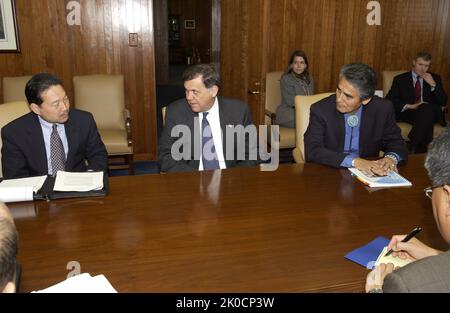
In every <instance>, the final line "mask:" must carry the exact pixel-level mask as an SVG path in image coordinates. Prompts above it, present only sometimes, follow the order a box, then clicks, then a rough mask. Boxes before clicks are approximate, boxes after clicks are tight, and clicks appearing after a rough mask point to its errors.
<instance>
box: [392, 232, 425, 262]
mask: <svg viewBox="0 0 450 313" xmlns="http://www.w3.org/2000/svg"><path fill="white" fill-rule="evenodd" d="M421 230H422V227H420V226H416V227H414V229H413V230H411V232H410V233H409V234H408V235H406V237H405V238H404V239H403V240H402V241H401V242H407V241H409V240H410V239H411V238H412V237H414V236H415V235H417V234H418V233H420V231H421ZM392 252H394V250H392V249H391V250H389V251H388V252H387V253H386V254H385V255H384V256H389V255H391V253H392Z"/></svg>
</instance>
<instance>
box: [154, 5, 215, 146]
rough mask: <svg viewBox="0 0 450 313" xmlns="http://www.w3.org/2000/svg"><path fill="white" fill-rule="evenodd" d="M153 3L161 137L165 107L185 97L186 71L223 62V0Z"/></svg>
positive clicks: (158, 123) (158, 114) (158, 120)
mask: <svg viewBox="0 0 450 313" xmlns="http://www.w3.org/2000/svg"><path fill="white" fill-rule="evenodd" d="M153 5H154V22H155V65H156V69H155V70H156V102H157V125H158V138H159V137H160V133H161V130H162V115H161V109H162V107H164V106H166V105H168V104H170V103H171V102H173V101H175V100H178V99H180V98H183V97H184V87H183V82H182V74H183V72H184V70H185V69H186V68H187V67H188V66H189V65H193V64H198V63H210V62H214V63H216V64H217V65H218V64H219V62H220V61H219V59H220V0H206V1H205V0H154V1H153ZM218 69H219V68H218Z"/></svg>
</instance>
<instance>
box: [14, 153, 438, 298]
mask: <svg viewBox="0 0 450 313" xmlns="http://www.w3.org/2000/svg"><path fill="white" fill-rule="evenodd" d="M423 159H424V156H423V155H414V156H411V158H410V162H409V163H408V165H407V166H404V167H402V168H401V169H400V173H401V174H402V175H404V176H405V177H406V178H408V179H409V180H411V181H412V183H413V187H411V188H391V189H384V190H378V191H375V192H370V191H368V190H367V189H366V187H365V186H363V185H362V183H361V182H359V181H357V180H356V179H354V178H352V177H351V176H350V173H349V171H348V170H345V169H343V170H338V169H333V168H328V167H324V166H320V165H315V164H305V165H302V164H294V165H291V164H288V165H281V166H280V167H279V169H278V170H277V171H276V172H262V171H259V169H258V168H250V169H249V168H247V169H237V168H235V169H229V170H223V171H215V172H196V173H181V174H162V175H159V174H157V175H144V176H127V177H112V178H110V194H109V195H108V196H106V197H102V198H84V199H80V198H78V199H66V200H56V201H51V202H44V201H42V202H39V201H35V202H28V203H14V204H10V205H9V207H10V208H11V210H12V212H13V214H14V215H16V216H18V215H23V217H17V218H16V225H17V228H18V231H19V236H20V242H19V256H18V260H19V262H20V263H21V264H22V281H21V286H20V291H21V292H28V291H32V290H40V289H44V288H46V287H49V286H51V285H53V284H55V283H58V282H60V281H63V280H64V279H65V278H66V276H67V274H68V273H69V271H70V270H68V269H67V268H66V266H67V264H68V262H70V261H77V262H79V264H80V265H81V271H82V272H88V273H90V274H91V275H92V276H94V275H98V274H104V275H105V276H106V277H107V279H108V280H109V281H110V282H111V284H112V285H113V286H114V287H115V288H116V289H117V290H118V291H119V292H301V291H312V292H317V291H321V292H331V291H356V292H361V291H363V290H364V283H365V276H366V274H367V270H366V269H365V268H363V267H361V266H359V265H357V264H355V263H353V262H350V261H348V260H346V259H345V258H344V255H345V254H346V253H348V252H349V251H351V250H353V249H355V248H357V247H360V246H362V245H364V244H366V243H368V242H370V241H371V240H373V239H374V238H376V237H377V236H379V235H382V236H385V237H388V238H390V236H391V235H392V234H396V233H407V232H409V231H410V230H411V229H412V228H413V226H414V225H421V226H422V227H423V228H424V231H423V232H422V233H421V234H420V235H419V238H420V239H421V240H423V241H424V242H425V243H428V244H431V245H433V246H435V247H437V248H444V247H446V245H445V243H444V241H443V239H441V236H440V234H439V232H438V230H437V227H436V226H435V222H434V219H433V214H432V209H431V201H430V200H429V199H428V198H427V197H426V196H425V195H424V192H423V189H424V188H425V187H426V186H427V185H429V181H428V178H427V175H426V172H425V169H424V167H423ZM27 215H28V216H27Z"/></svg>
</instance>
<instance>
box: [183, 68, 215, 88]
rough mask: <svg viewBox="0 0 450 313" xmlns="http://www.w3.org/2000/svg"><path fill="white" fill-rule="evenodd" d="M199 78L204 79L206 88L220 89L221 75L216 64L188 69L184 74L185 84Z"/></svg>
mask: <svg viewBox="0 0 450 313" xmlns="http://www.w3.org/2000/svg"><path fill="white" fill-rule="evenodd" d="M199 76H201V77H202V81H203V84H204V85H205V87H206V88H211V87H212V86H217V87H220V75H219V73H218V72H217V70H216V67H215V66H214V64H212V63H210V64H197V65H193V66H191V67H188V68H187V69H186V71H184V73H183V82H186V81H188V80H192V79H195V78H197V77H199Z"/></svg>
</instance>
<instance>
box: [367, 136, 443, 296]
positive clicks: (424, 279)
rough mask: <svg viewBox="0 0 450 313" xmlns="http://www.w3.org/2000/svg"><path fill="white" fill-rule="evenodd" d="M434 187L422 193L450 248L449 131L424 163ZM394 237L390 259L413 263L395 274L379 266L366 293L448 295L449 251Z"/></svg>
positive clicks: (399, 236) (391, 268)
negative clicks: (435, 293)
mask: <svg viewBox="0 0 450 313" xmlns="http://www.w3.org/2000/svg"><path fill="white" fill-rule="evenodd" d="M425 168H426V169H427V171H428V176H429V177H430V179H431V181H432V183H433V186H432V187H428V188H426V189H425V194H426V195H427V196H428V197H429V198H431V205H432V207H433V215H434V218H435V220H436V224H437V227H438V229H439V231H440V233H441V235H442V237H443V238H444V239H445V241H446V242H447V243H449V244H450V129H449V128H447V129H446V130H445V131H444V132H443V133H442V134H441V135H440V136H439V137H438V138H436V139H435V140H434V141H433V142H432V144H431V148H430V149H429V151H428V155H427V157H426V160H425ZM403 238H405V235H395V236H393V237H392V239H391V241H390V242H389V246H388V249H392V250H393V251H394V253H393V255H394V256H396V257H399V258H403V259H407V258H408V259H411V260H413V261H414V262H412V263H410V264H408V265H406V266H404V267H402V268H400V269H397V270H395V271H394V268H393V265H392V263H389V264H380V265H379V266H377V267H376V268H375V269H374V270H373V271H372V272H370V273H369V275H368V276H367V280H366V291H367V292H450V250H448V251H446V252H442V251H439V250H436V249H433V248H431V247H429V246H427V245H425V244H424V243H422V242H420V241H419V240H418V239H416V238H412V239H411V240H409V241H408V242H401V240H403Z"/></svg>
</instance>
